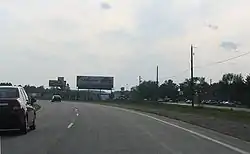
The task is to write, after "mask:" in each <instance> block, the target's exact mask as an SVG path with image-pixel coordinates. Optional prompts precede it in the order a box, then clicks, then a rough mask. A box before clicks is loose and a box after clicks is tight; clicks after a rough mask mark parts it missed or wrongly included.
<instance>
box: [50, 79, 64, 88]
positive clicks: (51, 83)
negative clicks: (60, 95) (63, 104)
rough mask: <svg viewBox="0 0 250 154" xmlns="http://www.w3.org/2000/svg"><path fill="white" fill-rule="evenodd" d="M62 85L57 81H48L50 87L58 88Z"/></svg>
mask: <svg viewBox="0 0 250 154" xmlns="http://www.w3.org/2000/svg"><path fill="white" fill-rule="evenodd" d="M61 85H62V84H61V82H59V81H58V80H49V86H50V87H60V86H61Z"/></svg>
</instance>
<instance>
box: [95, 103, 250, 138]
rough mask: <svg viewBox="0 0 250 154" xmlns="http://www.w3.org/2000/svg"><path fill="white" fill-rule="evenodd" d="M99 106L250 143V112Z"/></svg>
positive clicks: (155, 105)
mask: <svg viewBox="0 0 250 154" xmlns="http://www.w3.org/2000/svg"><path fill="white" fill-rule="evenodd" d="M98 103H99V104H104V105H110V106H116V107H122V108H127V109H132V110H137V111H141V112H148V113H153V114H157V115H160V116H165V117H169V118H172V119H177V120H181V121H184V122H187V123H191V124H194V125H198V126H201V127H205V128H208V129H212V130H215V131H218V132H221V133H224V134H227V135H230V136H233V137H236V138H239V139H243V140H246V141H250V112H245V111H234V110H231V109H217V108H205V107H195V108H192V107H190V106H183V105H175V104H159V103H155V102H150V103H149V102H137V103H131V102H98Z"/></svg>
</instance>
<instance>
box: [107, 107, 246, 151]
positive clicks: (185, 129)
mask: <svg viewBox="0 0 250 154" xmlns="http://www.w3.org/2000/svg"><path fill="white" fill-rule="evenodd" d="M103 106H104V105H103ZM105 107H110V108H116V109H119V110H123V111H126V112H130V113H134V114H137V115H141V116H144V117H148V118H150V119H154V120H156V121H158V122H160V123H163V124H166V125H170V126H173V127H176V128H179V129H182V130H184V131H186V132H189V133H191V134H194V135H196V136H199V137H200V138H203V139H206V140H209V141H212V142H214V143H217V144H220V145H222V146H224V147H226V148H228V149H231V150H233V151H235V152H238V153H240V154H250V153H249V152H246V151H244V150H241V149H239V148H237V147H234V146H231V145H229V144H226V143H223V142H221V141H218V140H216V139H213V138H211V137H208V136H206V135H203V134H200V133H198V132H195V131H192V130H190V129H187V128H184V127H181V126H178V125H176V124H173V123H170V122H167V121H164V120H161V119H158V118H155V117H153V116H150V115H147V114H144V113H140V112H136V111H133V110H128V109H124V108H120V107H114V106H105Z"/></svg>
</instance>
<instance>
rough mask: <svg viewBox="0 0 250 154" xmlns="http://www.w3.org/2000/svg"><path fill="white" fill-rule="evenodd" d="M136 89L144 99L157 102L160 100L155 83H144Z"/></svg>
mask: <svg viewBox="0 0 250 154" xmlns="http://www.w3.org/2000/svg"><path fill="white" fill-rule="evenodd" d="M136 89H137V91H138V93H139V95H140V96H141V97H142V98H143V99H147V100H156V99H157V98H158V86H157V84H156V82H155V81H144V82H142V83H141V84H140V85H139V86H138V87H137V88H136Z"/></svg>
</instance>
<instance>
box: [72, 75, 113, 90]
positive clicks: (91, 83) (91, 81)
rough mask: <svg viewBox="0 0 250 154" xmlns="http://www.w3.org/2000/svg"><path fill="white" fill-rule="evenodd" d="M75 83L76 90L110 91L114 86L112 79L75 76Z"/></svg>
mask: <svg viewBox="0 0 250 154" xmlns="http://www.w3.org/2000/svg"><path fill="white" fill-rule="evenodd" d="M76 83H77V87H78V89H104V90H111V89H113V86H114V77H104V76H77V79H76Z"/></svg>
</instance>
